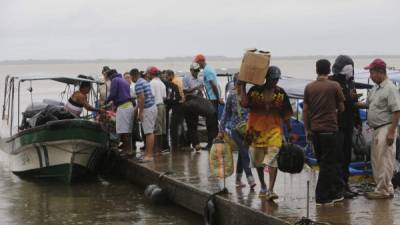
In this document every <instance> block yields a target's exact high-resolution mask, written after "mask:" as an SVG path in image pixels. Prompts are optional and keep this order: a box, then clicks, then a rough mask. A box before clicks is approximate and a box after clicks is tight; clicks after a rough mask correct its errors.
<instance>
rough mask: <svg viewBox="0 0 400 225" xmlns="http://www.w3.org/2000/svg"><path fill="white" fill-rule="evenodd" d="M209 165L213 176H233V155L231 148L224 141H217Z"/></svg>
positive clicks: (212, 147) (212, 149)
mask: <svg viewBox="0 0 400 225" xmlns="http://www.w3.org/2000/svg"><path fill="white" fill-rule="evenodd" d="M209 164H210V171H211V175H212V176H216V177H219V178H224V177H229V176H231V175H232V174H233V167H234V166H233V155H232V150H231V147H230V145H229V144H228V143H226V142H225V141H223V140H217V139H216V140H215V141H214V143H213V145H212V146H211V150H210V154H209Z"/></svg>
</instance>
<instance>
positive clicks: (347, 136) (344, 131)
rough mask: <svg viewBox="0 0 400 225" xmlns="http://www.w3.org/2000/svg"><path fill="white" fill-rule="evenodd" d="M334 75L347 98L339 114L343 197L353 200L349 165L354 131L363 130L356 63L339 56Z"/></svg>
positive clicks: (339, 154)
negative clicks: (356, 78)
mask: <svg viewBox="0 0 400 225" xmlns="http://www.w3.org/2000/svg"><path fill="white" fill-rule="evenodd" d="M332 72H333V75H332V76H329V79H330V80H332V81H336V82H337V83H338V84H339V85H340V87H341V89H342V92H343V95H344V97H345V101H344V111H343V112H339V113H338V127H339V131H338V142H337V143H338V152H337V153H338V155H337V159H338V170H339V174H340V177H341V178H342V182H343V188H344V189H343V196H344V197H345V198H353V197H355V196H356V194H355V193H354V192H352V191H351V189H350V186H349V184H348V181H349V176H350V171H349V165H350V162H351V154H352V138H353V129H354V127H357V128H359V129H361V119H360V115H359V112H358V109H357V108H356V107H355V103H356V102H357V101H358V98H357V92H356V89H355V86H354V62H353V59H352V58H350V57H349V56H347V55H339V56H338V57H337V58H336V60H335V63H334V64H333V66H332Z"/></svg>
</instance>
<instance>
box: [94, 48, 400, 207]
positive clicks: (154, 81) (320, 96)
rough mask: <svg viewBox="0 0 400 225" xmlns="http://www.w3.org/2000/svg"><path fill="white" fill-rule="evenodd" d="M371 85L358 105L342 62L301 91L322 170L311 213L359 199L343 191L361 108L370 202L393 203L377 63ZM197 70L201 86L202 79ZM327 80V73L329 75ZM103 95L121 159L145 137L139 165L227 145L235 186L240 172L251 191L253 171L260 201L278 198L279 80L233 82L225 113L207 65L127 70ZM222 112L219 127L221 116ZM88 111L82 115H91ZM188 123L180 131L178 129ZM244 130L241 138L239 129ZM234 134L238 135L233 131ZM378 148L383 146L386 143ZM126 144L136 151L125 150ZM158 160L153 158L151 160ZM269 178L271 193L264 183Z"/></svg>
mask: <svg viewBox="0 0 400 225" xmlns="http://www.w3.org/2000/svg"><path fill="white" fill-rule="evenodd" d="M366 69H369V71H370V77H371V79H372V80H373V81H374V82H375V83H376V86H375V87H374V88H373V89H372V91H371V93H370V94H369V95H368V98H367V102H366V103H362V102H359V101H358V95H357V93H356V89H355V85H354V62H353V60H352V59H351V57H349V56H346V55H340V56H338V57H337V58H336V60H335V62H334V64H333V65H332V68H331V64H330V62H329V61H328V60H326V59H321V60H318V61H317V62H316V73H317V79H316V80H315V81H313V82H311V83H309V84H308V85H307V86H306V88H305V90H304V102H303V120H304V127H305V132H306V137H307V141H308V142H310V143H312V145H313V146H314V150H315V156H316V159H317V161H318V165H319V167H320V174H319V177H318V182H317V187H316V190H315V192H316V202H317V204H320V205H324V204H333V203H335V202H338V201H341V200H343V199H344V198H353V197H355V196H356V195H357V193H355V192H354V191H353V190H352V189H351V188H350V186H349V174H350V173H349V164H350V162H351V152H352V137H353V131H354V128H356V129H361V126H362V123H361V119H360V117H359V113H358V109H359V108H368V109H369V113H368V124H369V126H371V127H372V128H373V129H374V135H373V140H372V146H371V161H372V170H373V175H374V179H375V182H376V184H377V186H376V189H375V190H374V191H373V192H370V193H368V194H367V197H368V198H370V199H378V198H391V197H393V194H394V191H393V185H392V184H391V178H392V176H393V170H394V160H395V146H396V143H395V142H396V136H397V124H398V120H399V116H400V113H399V112H400V94H399V90H398V88H397V87H396V86H395V85H393V83H392V82H391V81H390V80H389V79H388V77H387V74H386V64H385V62H384V61H383V60H381V59H376V60H374V61H373V62H372V63H371V64H370V65H368V66H367V67H366ZM201 70H203V77H202V78H200V77H199V73H200V71H201ZM331 72H333V74H332V75H330V74H331ZM103 75H104V78H105V81H106V86H107V85H108V86H109V89H110V90H109V94H108V95H107V93H106V97H104V93H103V98H102V99H104V100H103V101H104V104H107V103H108V102H112V104H113V106H114V108H115V110H116V132H117V133H118V134H119V135H120V137H121V141H122V143H123V144H122V150H123V153H124V154H128V155H129V154H132V153H133V152H132V150H133V149H135V148H136V144H135V142H136V141H138V140H139V138H138V137H137V136H138V135H132V133H135V132H136V133H137V131H135V129H136V130H140V131H141V133H142V135H141V136H142V139H143V142H144V143H145V145H144V154H143V156H142V158H141V159H140V162H149V161H152V160H153V159H154V155H155V154H156V153H162V152H169V151H171V150H172V151H179V150H181V149H184V148H185V147H190V148H191V149H193V151H196V152H197V151H200V150H201V149H210V148H211V145H212V143H213V140H214V139H215V138H221V139H222V138H224V136H229V137H231V138H232V140H233V141H234V142H235V144H236V146H238V150H239V151H238V159H237V166H236V186H237V187H238V188H242V187H244V186H246V185H245V183H243V182H242V181H241V179H242V174H243V172H244V173H245V175H246V178H247V182H248V185H249V187H250V188H251V189H254V187H255V186H256V181H255V179H254V177H253V174H252V170H251V168H256V171H257V175H258V180H259V184H260V192H259V195H260V197H266V198H268V199H270V200H274V199H277V198H278V195H277V194H276V193H275V191H274V185H275V181H276V177H277V174H278V165H277V155H278V153H279V150H280V148H281V146H282V144H283V143H284V142H285V141H290V140H285V138H284V135H283V133H284V132H283V127H286V129H287V131H288V132H289V139H290V137H291V134H290V133H291V123H290V118H291V116H292V115H293V110H292V107H291V104H290V101H289V97H288V95H287V93H286V92H285V90H284V87H280V86H279V85H278V82H279V79H280V78H281V70H280V68H279V67H277V66H270V67H269V69H268V71H267V73H266V75H265V83H264V85H251V84H249V83H246V82H243V81H241V80H240V79H238V75H237V74H235V76H234V79H233V83H234V87H233V88H232V90H231V91H229V94H228V96H227V98H226V99H225V100H226V103H225V102H224V100H223V98H222V97H221V96H222V95H221V91H220V89H221V88H220V86H219V84H218V80H217V76H216V75H217V74H216V72H215V70H214V69H213V68H212V67H211V65H209V64H207V63H206V58H205V57H204V55H201V54H199V55H197V56H195V58H194V60H193V62H192V63H191V65H190V74H188V75H186V76H184V77H183V78H181V77H178V76H176V74H175V73H174V71H172V70H164V71H160V70H159V69H158V68H157V67H155V66H151V67H149V68H147V70H146V71H145V72H140V71H139V70H138V69H136V68H134V69H132V70H130V71H129V72H126V73H125V74H124V76H122V75H121V74H119V73H118V72H117V71H116V70H115V69H110V68H108V67H104V68H103ZM221 104H224V105H225V107H224V111H223V114H222V116H221V118H220V121H218V114H217V113H218V106H219V105H221ZM88 107H89V106H88ZM200 116H201V117H204V118H205V122H206V128H207V136H208V137H207V145H206V146H201V145H200V141H199V138H198V124H199V117H200ZM184 123H186V127H187V129H186V131H185V129H184V127H185V126H184ZM243 123H245V128H244V129H243ZM239 128H241V129H239ZM383 140H384V141H383ZM132 143H133V144H132ZM154 151H155V152H154ZM265 167H267V169H268V173H269V183H268V185H267V184H266V182H265V179H264V171H265Z"/></svg>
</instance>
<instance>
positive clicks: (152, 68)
mask: <svg viewBox="0 0 400 225" xmlns="http://www.w3.org/2000/svg"><path fill="white" fill-rule="evenodd" d="M146 71H147V73H148V74H152V75H154V74H157V73H159V72H160V70H159V69H158V68H157V67H155V66H150V67H148V68H147V70H146Z"/></svg>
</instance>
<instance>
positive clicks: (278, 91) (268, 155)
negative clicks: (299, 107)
mask: <svg viewBox="0 0 400 225" xmlns="http://www.w3.org/2000/svg"><path fill="white" fill-rule="evenodd" d="M280 77H281V71H280V69H279V68H278V67H276V66H270V67H269V69H268V71H267V74H266V82H265V84H264V85H262V86H253V87H252V88H250V90H249V92H248V93H247V94H246V91H245V85H242V90H243V91H242V92H241V104H242V106H243V107H247V108H249V109H250V112H249V116H248V123H247V133H246V137H245V139H246V142H247V143H248V144H249V145H250V148H249V151H250V154H251V156H252V160H253V164H254V166H255V167H256V168H257V173H258V177H259V179H260V183H261V190H260V194H259V195H260V197H267V198H268V199H269V200H274V199H277V198H278V195H277V194H276V193H274V191H273V190H274V185H275V180H276V175H277V173H278V164H277V154H278V151H279V149H280V147H281V146H282V141H283V140H282V135H283V130H282V125H283V122H286V124H287V126H288V129H289V131H290V130H291V127H290V123H289V119H290V117H291V116H292V115H293V110H292V107H291V105H290V102H289V97H288V96H287V94H286V92H285V91H284V90H283V89H282V88H281V87H279V86H277V83H278V81H279V78H280ZM265 166H268V171H269V189H267V185H266V184H265V181H264V167H265Z"/></svg>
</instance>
